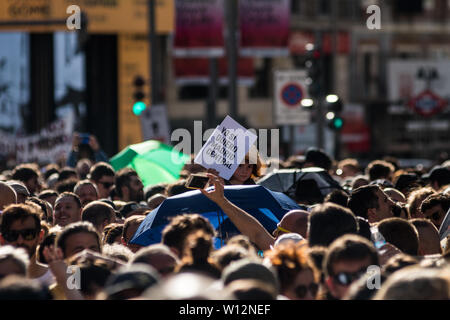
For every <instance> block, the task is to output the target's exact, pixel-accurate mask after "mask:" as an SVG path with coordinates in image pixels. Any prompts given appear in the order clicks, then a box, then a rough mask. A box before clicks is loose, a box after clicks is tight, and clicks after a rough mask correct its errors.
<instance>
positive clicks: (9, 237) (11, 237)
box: [3, 229, 39, 242]
mask: <svg viewBox="0 0 450 320" xmlns="http://www.w3.org/2000/svg"><path fill="white" fill-rule="evenodd" d="M38 232H39V230H36V229H23V230H11V231H8V232H6V233H5V234H3V238H5V240H6V241H8V242H13V241H16V240H17V239H18V238H19V235H21V236H22V238H23V239H24V240H26V241H30V240H33V239H34V238H36V236H37V234H38Z"/></svg>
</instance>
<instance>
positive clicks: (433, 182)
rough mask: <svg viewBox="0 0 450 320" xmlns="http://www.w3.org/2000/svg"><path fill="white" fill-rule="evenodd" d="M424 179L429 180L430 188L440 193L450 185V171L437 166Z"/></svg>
mask: <svg viewBox="0 0 450 320" xmlns="http://www.w3.org/2000/svg"><path fill="white" fill-rule="evenodd" d="M423 178H424V179H428V180H429V184H430V186H431V187H432V188H433V189H434V190H436V191H439V190H440V189H441V188H442V187H443V186H446V185H448V184H450V169H448V168H447V167H443V166H435V167H434V168H433V169H431V171H430V172H429V173H428V174H426V175H424V176H423Z"/></svg>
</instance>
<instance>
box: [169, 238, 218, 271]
mask: <svg viewBox="0 0 450 320" xmlns="http://www.w3.org/2000/svg"><path fill="white" fill-rule="evenodd" d="M212 251H213V238H212V235H211V234H208V233H207V232H205V231H204V230H201V229H200V230H197V231H195V232H192V233H190V234H189V235H188V236H187V238H186V241H185V242H184V248H183V258H182V262H181V264H180V265H179V266H178V268H177V269H178V272H184V271H194V272H201V273H205V274H207V275H208V276H211V277H212V278H216V279H219V278H220V276H221V271H220V270H219V268H218V267H217V266H215V265H214V264H212V263H211V262H210V254H211V252H212Z"/></svg>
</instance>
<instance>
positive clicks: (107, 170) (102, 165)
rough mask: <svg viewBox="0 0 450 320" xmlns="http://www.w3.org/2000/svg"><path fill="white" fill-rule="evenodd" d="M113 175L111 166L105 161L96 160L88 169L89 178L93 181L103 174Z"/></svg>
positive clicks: (96, 180)
mask: <svg viewBox="0 0 450 320" xmlns="http://www.w3.org/2000/svg"><path fill="white" fill-rule="evenodd" d="M115 175H116V173H115V171H114V169H113V167H112V166H111V165H110V164H109V163H106V162H97V163H96V164H94V165H93V166H92V167H91V169H90V171H89V178H90V179H91V180H93V181H95V182H98V181H100V179H101V178H102V177H103V176H108V177H114V176H115Z"/></svg>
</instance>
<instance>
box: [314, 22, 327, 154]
mask: <svg viewBox="0 0 450 320" xmlns="http://www.w3.org/2000/svg"><path fill="white" fill-rule="evenodd" d="M315 38H316V43H315V44H314V50H316V51H318V52H320V57H319V59H318V64H319V66H320V68H319V70H320V74H319V75H318V81H319V88H320V90H319V93H318V97H317V117H316V119H317V148H319V149H323V148H324V124H325V115H324V102H323V100H324V94H323V85H324V81H323V79H324V77H323V70H324V68H323V57H322V31H320V30H316V32H315Z"/></svg>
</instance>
